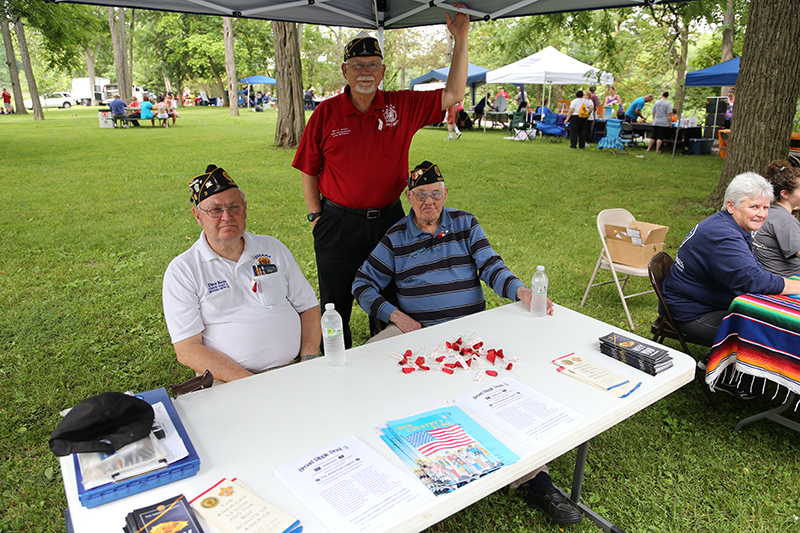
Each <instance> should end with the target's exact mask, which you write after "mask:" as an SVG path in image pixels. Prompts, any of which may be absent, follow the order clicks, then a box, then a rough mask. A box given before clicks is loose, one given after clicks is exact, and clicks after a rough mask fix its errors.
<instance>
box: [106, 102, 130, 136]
mask: <svg viewBox="0 0 800 533" xmlns="http://www.w3.org/2000/svg"><path fill="white" fill-rule="evenodd" d="M108 107H110V108H111V116H112V117H114V119H120V118H128V115H126V114H125V101H124V100H123V99H122V98H121V97H120V96H119V94H116V95H114V99H113V100H111V102H109V104H108ZM123 124H124V126H123V127H125V128H127V127H128V123H127V122H125V121H123ZM114 127H115V128H116V127H117V121H116V120H114Z"/></svg>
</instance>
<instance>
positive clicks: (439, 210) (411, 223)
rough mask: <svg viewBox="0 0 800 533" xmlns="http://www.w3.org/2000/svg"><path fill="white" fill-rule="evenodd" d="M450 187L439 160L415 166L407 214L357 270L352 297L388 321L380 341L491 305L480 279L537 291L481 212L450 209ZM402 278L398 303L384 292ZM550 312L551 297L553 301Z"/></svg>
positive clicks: (518, 293) (511, 291)
mask: <svg viewBox="0 0 800 533" xmlns="http://www.w3.org/2000/svg"><path fill="white" fill-rule="evenodd" d="M447 192H448V189H447V187H445V184H444V180H443V178H442V173H441V171H440V170H439V167H438V166H436V165H434V164H433V163H430V162H428V161H424V162H422V163H421V164H419V165H418V166H417V167H416V168H415V169H414V170H413V171H411V173H410V176H409V178H408V190H407V191H406V196H407V197H408V200H409V202H411V210H410V212H409V213H408V215H407V216H406V217H405V218H403V219H401V220H400V221H399V222H397V223H396V224H395V225H394V226H392V227H391V228H390V229H389V231H387V232H386V235H384V236H383V239H381V241H380V243H379V244H378V246H377V247H376V248H375V250H373V251H372V254H370V256H369V257H368V258H367V260H366V261H365V262H364V264H363V265H361V268H360V269H359V270H358V273H357V274H356V278H355V281H354V282H353V296H355V297H356V299H357V300H358V304H359V305H360V306H361V307H362V308H363V309H364V311H366V312H367V313H369V314H370V315H371V316H373V317H376V318H378V319H380V320H382V321H383V322H389V323H390V325H389V327H387V328H386V329H385V330H384V331H382V332H381V333H379V334H378V335H377V336H376V337H373V338H372V339H370V340H378V339H379V338H386V337H390V336H392V335H398V334H400V333H406V332H409V331H413V330H415V329H419V328H420V327H422V326H430V325H433V324H438V323H440V322H446V321H448V320H453V319H454V318H459V317H462V316H466V315H470V314H472V313H477V312H479V311H483V310H484V309H486V301H485V300H484V297H483V288H482V287H481V280H483V281H485V282H486V284H487V285H489V286H490V287H491V288H492V289H494V291H495V292H496V293H497V294H498V295H500V296H501V297H502V298H508V299H510V300H521V301H522V302H524V303H525V305H526V306H530V301H531V291H530V289H528V288H527V287H525V284H524V283H522V281H520V279H519V278H517V277H516V276H515V275H514V274H513V273H512V272H511V270H509V268H508V267H507V266H506V265H505V263H503V260H502V259H501V258H500V256H499V255H498V254H497V252H495V251H494V250H493V249H492V246H491V245H490V244H489V240H488V239H487V238H486V235H485V234H484V233H483V228H481V226H480V224H478V221H477V220H476V219H475V216H474V215H472V214H471V213H467V212H466V211H459V210H457V209H445V207H444V203H445V201H446V200H447ZM391 281H394V282H395V283H396V284H397V299H398V305H399V308H398V307H395V306H394V305H392V304H391V303H389V302H388V301H387V300H386V299H385V298H383V297H382V296H381V295H380V293H379V291H381V290H383V289H384V288H385V287H386V286H387V285H389V283H390V282H391ZM547 305H548V313H550V314H552V312H553V307H552V305H553V304H552V302H550V301H549V300H548V304H547Z"/></svg>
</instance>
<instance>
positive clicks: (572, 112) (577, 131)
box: [564, 91, 594, 150]
mask: <svg viewBox="0 0 800 533" xmlns="http://www.w3.org/2000/svg"><path fill="white" fill-rule="evenodd" d="M592 109H594V107H593V105H592V101H591V100H588V99H586V98H584V97H583V91H578V92H576V93H575V99H574V100H573V101H572V102H570V104H569V110H568V111H567V118H566V119H565V120H564V125H565V126H569V147H570V148H580V149H581V150H582V149H583V148H585V147H586V134H587V125H588V123H589V117H590V116H592ZM582 110H585V111H586V112H587V114H586V116H585V117H582V116H581V114H582Z"/></svg>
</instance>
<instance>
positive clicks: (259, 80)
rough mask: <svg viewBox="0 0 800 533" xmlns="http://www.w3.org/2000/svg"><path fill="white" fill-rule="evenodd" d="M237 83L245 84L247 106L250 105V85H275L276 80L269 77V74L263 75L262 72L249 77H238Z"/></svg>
mask: <svg viewBox="0 0 800 533" xmlns="http://www.w3.org/2000/svg"><path fill="white" fill-rule="evenodd" d="M239 83H246V84H247V107H250V86H251V85H275V84H276V83H277V81H276V80H275V78H270V77H269V76H264V75H262V74H256V75H255V76H250V77H249V78H242V79H240V80H239ZM239 94H241V91H239Z"/></svg>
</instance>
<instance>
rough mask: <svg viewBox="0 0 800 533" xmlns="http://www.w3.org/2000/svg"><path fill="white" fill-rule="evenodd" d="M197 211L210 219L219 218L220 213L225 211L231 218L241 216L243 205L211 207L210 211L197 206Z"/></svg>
mask: <svg viewBox="0 0 800 533" xmlns="http://www.w3.org/2000/svg"><path fill="white" fill-rule="evenodd" d="M197 209H199V210H200V211H202V212H204V213H205V214H206V215H208V216H209V217H211V218H220V217H221V216H222V213H223V212H225V211H227V212H228V213H229V214H230V215H231V216H236V215H241V214H242V213H243V212H244V204H230V205H218V206H214V207H212V208H211V209H203V208H202V207H200V206H199V205H198V206H197Z"/></svg>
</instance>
